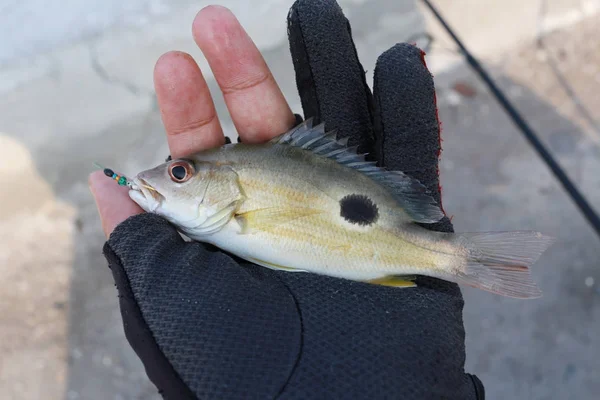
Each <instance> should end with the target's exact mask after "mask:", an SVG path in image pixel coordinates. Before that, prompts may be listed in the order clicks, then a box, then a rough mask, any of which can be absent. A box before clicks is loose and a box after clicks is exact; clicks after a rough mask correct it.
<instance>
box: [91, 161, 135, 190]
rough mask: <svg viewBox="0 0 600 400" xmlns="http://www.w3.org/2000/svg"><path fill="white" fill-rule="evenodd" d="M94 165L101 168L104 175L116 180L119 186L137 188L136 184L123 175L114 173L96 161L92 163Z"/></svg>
mask: <svg viewBox="0 0 600 400" xmlns="http://www.w3.org/2000/svg"><path fill="white" fill-rule="evenodd" d="M94 165H96V167H98V168H99V169H101V170H102V172H104V175H106V176H107V177H109V178H111V179H113V180H114V181H116V182H117V184H118V185H119V186H127V187H128V188H130V189H134V190H137V185H136V184H135V183H133V182H131V180H129V179H128V178H127V177H126V176H125V175H119V174H117V173H115V172H114V171H113V170H112V169H110V168H105V167H104V166H102V165H100V164H98V163H94Z"/></svg>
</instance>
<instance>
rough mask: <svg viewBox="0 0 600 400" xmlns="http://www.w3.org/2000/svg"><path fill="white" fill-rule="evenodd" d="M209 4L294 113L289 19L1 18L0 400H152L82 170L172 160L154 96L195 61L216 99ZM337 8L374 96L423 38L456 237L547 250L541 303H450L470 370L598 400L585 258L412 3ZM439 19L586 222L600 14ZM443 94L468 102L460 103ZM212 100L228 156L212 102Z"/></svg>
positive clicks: (154, 13)
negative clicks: (536, 234)
mask: <svg viewBox="0 0 600 400" xmlns="http://www.w3.org/2000/svg"><path fill="white" fill-rule="evenodd" d="M113 3H114V4H113ZM210 3H217V4H223V5H226V6H229V7H231V8H232V9H233V10H234V12H236V14H237V15H238V16H239V18H240V19H241V21H242V23H243V24H244V26H245V27H246V28H247V30H248V31H249V33H250V35H251V36H252V37H253V38H254V39H255V40H256V42H257V44H258V46H259V47H260V48H261V50H262V51H263V52H264V55H265V58H266V60H267V63H268V64H269V65H270V66H271V68H272V69H273V72H274V75H275V77H276V79H277V81H278V82H279V83H280V85H281V86H282V88H283V91H284V93H285V94H286V96H287V97H288V99H289V101H290V103H291V106H292V108H293V109H294V110H300V105H299V100H298V97H297V94H296V93H295V84H294V81H293V70H292V67H291V65H292V64H291V60H290V57H289V53H288V50H287V41H286V36H285V35H286V32H285V17H286V15H287V10H288V8H289V6H290V5H291V3H292V1H285V0H271V1H268V2H262V3H261V4H262V6H260V7H250V6H248V5H247V3H245V2H244V1H235V0H230V1H213V2H206V1H199V2H191V1H189V0H186V1H181V2H177V3H176V5H170V3H168V2H161V1H158V0H156V1H150V0H136V1H135V2H128V3H127V4H129V5H128V6H127V8H123V6H120V5H121V4H125V3H119V2H113V1H110V2H97V3H96V2H90V4H91V5H89V6H86V7H85V8H82V7H81V6H80V5H79V2H75V1H69V2H65V3H64V5H63V9H62V10H61V13H60V16H59V17H57V18H56V20H52V19H51V18H48V13H49V12H50V11H52V10H50V9H49V8H48V6H46V5H45V4H46V3H44V2H39V1H29V2H16V1H14V2H10V3H9V5H8V6H0V7H4V8H0V11H3V13H2V15H4V16H6V15H8V16H10V17H12V18H11V19H10V21H8V17H0V27H1V28H0V156H1V157H2V160H3V161H2V163H1V164H0V184H1V185H2V186H1V187H2V188H3V189H2V191H1V192H0V205H1V207H0V243H2V245H0V354H2V356H1V357H0V392H1V393H3V397H2V398H7V399H19V400H20V399H39V398H48V399H86V400H87V399H153V398H158V397H157V395H156V393H155V388H154V387H153V386H152V385H151V384H150V383H149V382H148V379H147V378H146V376H145V373H144V370H143V367H142V365H141V363H140V362H139V360H138V359H137V357H136V356H135V354H134V353H133V351H132V350H131V349H130V348H129V346H128V344H127V342H126V340H125V338H124V335H123V329H122V326H121V321H120V314H119V310H118V303H117V297H116V290H115V288H114V285H113V283H112V277H111V275H110V272H109V270H108V269H107V268H106V266H105V261H104V259H103V257H102V255H101V246H102V243H103V240H104V238H103V235H102V233H101V231H100V225H99V220H98V217H97V214H96V209H95V206H94V203H93V200H92V198H91V196H90V194H89V191H88V188H87V182H86V179H87V174H88V172H89V171H90V170H91V163H92V162H93V161H101V162H102V163H105V164H106V165H110V166H114V167H115V168H117V169H119V170H122V171H124V172H135V171H136V170H138V169H141V168H146V167H149V166H151V165H153V164H155V163H157V162H160V161H161V160H162V159H163V158H164V157H165V155H166V154H168V150H167V146H166V143H165V141H164V137H163V128H162V124H161V120H160V115H159V113H158V110H157V107H156V101H155V97H154V93H153V88H152V69H153V66H154V63H155V61H156V59H157V58H158V57H159V56H160V55H161V54H162V53H163V52H165V51H168V50H172V49H177V50H184V51H188V52H190V53H191V54H192V55H193V56H195V57H196V58H197V60H198V62H199V64H200V66H201V67H202V68H203V69H204V70H205V72H206V75H207V76H208V78H209V80H210V82H209V85H210V86H211V88H213V89H216V85H215V84H214V81H213V80H212V78H211V74H210V70H209V69H208V68H207V65H206V62H205V61H204V60H203V59H202V57H201V54H200V52H199V51H198V50H197V49H196V48H195V46H194V43H193V40H192V38H191V21H192V19H193V17H194V16H195V14H196V12H197V11H198V10H199V9H200V8H201V7H203V6H204V5H207V4H210ZM340 3H341V4H342V5H343V7H344V10H345V12H346V13H347V16H348V17H349V18H350V19H351V22H352V24H353V32H354V35H355V38H356V44H357V46H358V50H359V55H360V57H361V59H362V61H363V65H364V67H365V68H366V69H368V70H369V73H368V75H369V77H370V76H371V73H372V70H373V66H374V63H375V60H376V57H377V55H378V54H380V53H381V52H382V51H384V50H386V49H387V48H388V47H390V46H391V45H393V44H394V43H396V42H399V41H403V40H407V39H408V38H409V37H410V36H412V35H413V34H415V33H418V32H421V31H423V30H425V29H427V30H428V31H430V32H432V33H434V34H435V35H436V37H438V38H439V40H438V41H436V43H435V44H434V47H433V49H432V50H431V51H430V54H429V56H428V63H429V65H430V67H431V68H432V70H433V72H434V75H435V82H436V86H437V92H438V100H439V108H440V118H441V120H442V122H443V139H444V141H443V147H444V151H443V153H442V162H441V179H442V184H443V189H444V191H443V200H444V207H445V209H446V211H447V212H448V213H449V214H452V215H454V219H453V222H454V224H455V227H456V230H457V231H475V230H478V231H481V230H512V229H535V230H540V231H542V232H545V233H548V234H551V235H555V236H557V237H558V240H559V241H558V243H557V244H556V245H555V246H554V247H553V248H552V249H551V250H550V251H549V252H548V253H547V254H546V255H545V256H544V257H543V258H542V259H541V260H540V263H539V264H538V266H537V268H536V269H535V271H534V276H535V278H536V280H537V281H538V282H539V283H540V286H541V288H542V290H543V291H544V293H545V296H544V297H543V298H542V299H540V300H535V301H529V302H522V301H517V300H511V299H504V298H500V297H497V296H491V295H489V294H486V293H480V292H478V291H475V290H471V289H464V295H465V301H466V305H465V324H466V329H467V370H468V371H469V372H473V373H476V374H477V375H479V376H480V377H481V378H482V380H483V381H484V383H485V385H486V389H487V392H488V394H489V398H494V399H495V398H501V399H507V398H510V399H567V398H581V399H584V398H585V399H587V398H595V396H594V393H598V392H599V391H600V383H599V382H600V380H599V379H598V378H599V377H600V361H598V359H599V356H600V350H599V349H598V346H594V342H595V340H594V339H595V337H594V333H595V332H598V331H599V328H600V315H599V313H600V311H599V310H600V307H599V306H600V292H599V289H598V283H599V282H600V274H599V273H598V270H597V264H598V263H597V261H596V260H597V259H598V257H599V256H600V245H599V241H598V238H597V237H595V236H594V234H593V232H592V231H591V229H590V228H589V226H588V225H587V224H586V222H585V221H584V219H583V218H582V217H581V215H580V214H579V213H578V211H577V209H576V208H575V207H574V205H573V204H572V203H571V201H570V200H569V198H568V197H567V196H566V194H565V193H564V191H563V190H562V188H561V187H560V186H559V184H558V183H557V182H556V180H555V179H553V177H552V175H551V174H550V173H549V171H548V169H547V168H546V167H545V166H544V165H543V164H542V162H541V161H540V160H539V158H538V157H537V156H536V154H535V153H534V151H533V150H532V149H531V148H530V147H529V146H528V144H527V143H526V141H525V140H524V139H523V138H522V137H521V135H520V133H519V132H518V131H517V130H516V129H515V127H514V126H513V125H512V124H511V122H510V120H509V119H508V118H507V117H506V115H505V114H504V113H503V111H502V110H501V109H500V108H499V107H498V105H497V104H496V102H495V101H494V99H493V98H492V97H491V96H490V95H489V93H487V91H486V90H485V88H484V87H483V86H482V85H481V83H480V82H479V80H478V79H477V78H476V77H475V76H474V75H473V74H472V73H471V72H470V71H469V70H468V69H467V68H465V66H464V65H463V64H462V63H461V62H460V57H458V56H457V55H456V53H455V52H453V51H452V49H451V42H450V41H449V40H448V39H447V37H445V36H444V35H443V34H442V33H441V31H440V29H439V27H438V26H437V25H436V24H435V23H434V22H433V21H432V20H431V18H430V17H429V16H428V14H426V13H421V12H419V9H420V7H417V6H416V4H415V3H414V2H412V1H408V0H406V1H392V0H372V1H365V0H344V1H340ZM437 3H438V4H439V5H440V7H441V8H442V10H443V11H444V12H445V13H446V14H447V15H448V18H449V19H450V21H451V23H452V24H453V25H454V26H455V27H456V28H457V30H458V31H459V33H460V34H461V36H462V37H463V39H465V41H466V42H467V43H468V44H469V45H471V46H472V48H473V49H474V50H475V51H476V52H477V54H479V55H481V56H482V57H484V59H485V60H486V61H487V64H488V65H489V67H490V68H491V69H492V70H493V72H494V76H495V77H496V78H497V79H498V81H499V82H500V84H501V86H502V87H503V88H504V89H505V90H506V91H507V93H509V94H510V96H511V98H512V99H513V100H514V101H515V103H516V105H517V106H518V107H519V109H520V110H521V112H522V113H523V115H525V116H526V117H527V118H528V120H529V121H531V123H532V125H533V126H534V127H535V128H536V129H537V130H538V132H539V133H540V134H541V136H542V138H543V140H544V142H545V143H546V144H547V145H548V146H549V148H550V149H551V150H552V151H553V152H554V153H555V154H556V155H557V157H558V158H559V160H560V162H561V163H562V164H563V165H564V166H565V167H566V169H567V171H568V173H569V174H570V176H571V177H572V178H573V179H574V180H575V181H576V182H577V183H578V184H580V185H582V187H583V189H584V193H585V194H586V195H587V196H588V197H589V199H590V201H591V202H592V204H594V205H596V207H597V209H600V206H598V205H599V204H600V175H599V174H598V173H597V171H599V170H600V157H599V156H600V154H599V153H600V151H599V143H600V135H599V133H598V130H597V126H596V125H594V123H595V121H598V120H599V118H600V108H599V107H598V97H597V95H596V94H597V93H598V90H600V55H598V54H595V53H597V51H594V49H597V48H598V44H599V43H600V42H599V39H598V38H599V37H600V35H598V34H597V33H599V32H598V29H596V28H594V25H597V24H595V23H594V18H595V20H596V21H597V15H595V14H594V13H596V12H597V10H598V5H599V2H598V1H585V2H579V1H569V0H561V1H558V0H556V1H548V2H546V3H547V10H546V17H545V18H543V19H542V20H541V22H540V21H539V18H538V17H539V7H538V5H537V4H532V5H526V6H523V3H522V2H518V1H516V0H510V1H506V2H503V3H502V5H500V3H499V2H498V3H496V2H493V3H488V4H487V6H485V5H482V3H486V2H477V1H474V0H469V1H463V2H461V3H460V4H456V3H455V2H451V1H449V0H443V1H441V0H440V1H438V2H437ZM532 3H535V2H532ZM86 4H87V3H86ZM109 4H112V5H113V6H114V7H112V8H111V7H108V5H109ZM527 4H529V3H527ZM465 9H469V10H471V12H472V14H471V15H470V16H469V15H465V13H464V10H465ZM49 10H50V11H49ZM54 12H55V13H58V11H54ZM51 15H54V14H52V13H51ZM1 18H5V19H6V21H5V22H6V23H2V22H3V20H2V19H1ZM19 20H20V21H22V22H21V23H18V22H17V21H19ZM590 21H591V22H590ZM33 26H36V27H37V28H36V29H33V28H32V27H33ZM67 26H68V27H69V28H68V29H67ZM507 27H510V29H508V28H507ZM555 29H559V30H558V31H556V32H554V33H548V35H547V36H546V38H547V41H548V43H550V47H552V46H554V47H552V49H551V52H549V53H540V51H539V49H538V48H536V47H535V42H534V39H535V35H536V34H537V33H538V32H540V31H541V32H549V31H552V30H555ZM557 44H558V45H557ZM565 49H566V50H565ZM561 50H562V51H561ZM548 54H552V55H554V54H556V55H557V57H558V58H557V60H558V61H557V62H558V64H557V65H558V66H559V70H560V72H561V74H562V75H561V76H562V77H563V78H564V79H565V81H566V82H567V83H568V84H569V87H570V88H571V89H572V90H573V91H575V92H576V94H577V96H578V97H577V98H576V99H577V100H578V101H579V103H580V104H581V105H583V108H582V107H577V106H574V105H573V104H574V103H573V97H572V96H568V95H567V94H566V93H568V90H566V89H565V86H564V85H560V84H559V83H558V82H559V79H558V78H557V75H556V74H555V73H554V72H555V71H554V72H553V69H552V68H550V65H549V63H548ZM565 54H567V56H566V58H565ZM577 60H579V62H577ZM581 60H585V61H584V62H583V61H581ZM369 79H370V78H369ZM458 83H460V84H461V85H462V86H463V87H464V86H467V87H469V88H472V89H473V90H474V94H473V95H472V96H466V95H461V94H460V93H459V92H458V91H457V90H456V89H455V87H456V85H457V84H458ZM214 93H215V94H216V92H214ZM463 93H464V91H463ZM215 100H216V102H217V107H218V112H219V114H220V115H221V116H222V117H223V119H224V128H225V129H226V131H227V132H228V134H230V135H231V136H235V133H234V129H233V126H232V124H231V123H230V122H229V121H228V115H227V112H226V109H225V107H224V105H223V101H222V98H221V96H220V95H219V94H216V95H215ZM582 110H583V111H582ZM586 112H587V114H586Z"/></svg>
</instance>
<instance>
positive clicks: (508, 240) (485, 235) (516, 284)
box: [454, 231, 554, 299]
mask: <svg viewBox="0 0 600 400" xmlns="http://www.w3.org/2000/svg"><path fill="white" fill-rule="evenodd" d="M454 239H455V240H457V241H458V242H459V243H460V244H461V246H463V248H465V249H466V250H467V253H468V255H467V258H466V263H465V264H463V268H461V269H462V271H460V272H458V274H457V275H455V276H456V278H457V279H456V280H457V281H458V282H457V283H462V284H465V285H469V286H473V287H476V288H479V289H483V290H487V291H489V292H492V293H496V294H499V295H503V296H508V297H516V298H522V299H529V298H536V297H541V295H542V292H541V290H540V289H539V288H538V287H537V285H536V284H535V283H534V282H533V280H532V278H531V271H530V269H529V267H530V266H531V265H533V264H534V263H535V262H536V261H537V260H538V258H539V257H540V256H541V255H542V253H543V252H544V251H546V249H548V247H550V245H551V244H552V243H553V242H554V238H552V237H549V236H545V235H542V234H541V233H538V232H531V231H514V232H482V233H465V234H457V235H455V237H454Z"/></svg>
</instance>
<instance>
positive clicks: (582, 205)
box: [423, 0, 600, 236]
mask: <svg viewBox="0 0 600 400" xmlns="http://www.w3.org/2000/svg"><path fill="white" fill-rule="evenodd" d="M423 3H425V5H426V6H427V7H428V8H429V10H431V12H432V13H433V15H434V16H435V17H436V18H437V20H438V21H439V22H440V24H442V26H443V27H444V29H445V30H446V32H448V34H449V35H450V36H451V37H452V39H453V40H454V42H455V43H456V44H457V46H458V47H459V48H460V50H461V52H462V54H463V56H464V57H465V59H466V61H467V62H468V63H469V65H470V66H471V67H472V68H473V69H474V70H475V71H476V72H477V73H478V75H479V77H480V78H481V79H482V80H483V81H484V82H485V83H486V84H487V86H488V88H489V89H490V91H491V92H492V94H493V95H494V97H495V98H496V100H497V101H498V102H499V103H500V104H501V105H502V107H503V108H504V110H505V111H506V113H507V114H508V115H509V116H510V118H511V119H512V120H513V122H514V123H515V125H517V127H518V128H519V129H520V131H521V132H522V133H523V135H524V136H525V138H526V139H527V140H528V141H529V143H530V144H531V145H532V146H533V148H534V149H535V150H536V151H537V153H538V155H539V156H540V157H541V158H542V160H543V161H544V162H545V163H546V165H547V166H548V167H549V168H550V170H551V171H552V173H553V174H554V176H555V177H556V179H558V180H559V182H560V183H561V184H562V186H563V188H564V189H565V190H566V191H567V193H568V194H569V196H570V197H571V199H572V200H573V201H574V202H575V204H576V205H577V207H578V208H579V210H580V211H581V213H582V214H583V215H584V217H585V218H586V219H587V221H588V222H589V224H590V225H591V226H592V228H593V229H594V230H595V231H596V234H597V235H598V236H600V217H599V216H598V214H596V212H595V211H594V209H593V208H592V207H591V206H590V204H589V203H588V201H587V200H586V198H585V197H584V196H583V194H581V192H579V190H578V189H577V187H576V186H575V184H574V183H573V182H571V180H570V179H569V177H568V176H567V174H566V173H565V171H564V170H563V169H562V168H561V167H560V165H559V164H558V162H557V161H556V160H555V159H554V157H553V156H552V154H550V152H549V151H548V150H547V149H546V148H545V147H544V145H543V144H542V142H541V141H540V139H539V138H538V135H537V134H536V133H535V132H534V131H533V129H531V127H530V126H529V124H527V122H526V121H525V119H524V118H523V117H522V116H521V114H519V112H518V111H517V110H516V108H515V107H514V106H513V105H512V104H511V102H510V101H509V100H508V99H507V98H506V96H504V94H503V93H502V91H500V89H499V88H498V87H497V86H496V84H495V83H494V81H493V80H492V78H491V77H490V75H489V74H488V73H487V72H486V71H485V70H484V69H483V67H482V66H481V64H479V62H478V61H477V59H476V58H475V57H473V55H471V53H470V52H469V50H467V48H466V47H465V45H464V44H463V43H462V42H461V40H460V39H459V38H458V37H457V36H456V34H455V33H454V31H453V30H452V28H450V26H449V25H448V23H447V22H446V21H445V20H444V18H443V17H442V15H441V14H440V13H439V12H438V10H437V9H436V8H435V7H434V6H433V4H431V2H430V1H429V0H423Z"/></svg>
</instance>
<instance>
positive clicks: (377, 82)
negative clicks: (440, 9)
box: [373, 44, 451, 229]
mask: <svg viewBox="0 0 600 400" xmlns="http://www.w3.org/2000/svg"><path fill="white" fill-rule="evenodd" d="M424 57H425V54H424V53H422V52H421V50H419V49H418V48H416V47H415V46H412V45H409V44H398V45H396V46H394V47H392V48H391V49H389V50H388V51H386V52H385V53H383V54H382V55H381V56H380V57H379V59H378V60H377V65H376V67H375V72H374V87H373V92H374V98H375V115H376V118H375V127H376V128H375V129H376V131H377V132H378V133H377V135H376V136H377V137H378V140H377V143H376V146H375V148H376V153H377V154H378V158H379V159H380V160H382V161H383V163H384V165H385V166H386V167H387V168H388V169H391V170H399V171H403V172H405V173H407V174H408V175H410V176H412V177H413V178H416V179H418V180H419V181H420V182H421V183H423V184H424V185H425V186H426V187H427V188H428V189H429V191H430V193H431V194H432V196H433V197H434V199H435V200H436V201H437V202H438V204H440V205H441V204H442V203H441V189H440V186H439V176H438V174H439V170H438V158H439V154H440V151H441V145H440V141H441V139H440V125H439V121H438V115H437V107H436V98H435V89H434V85H433V77H432V76H431V74H430V73H429V71H428V69H427V67H426V65H425V59H424ZM443 224H444V226H446V225H448V226H451V225H449V222H448V220H447V218H446V219H444V220H443ZM444 229H446V228H444Z"/></svg>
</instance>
